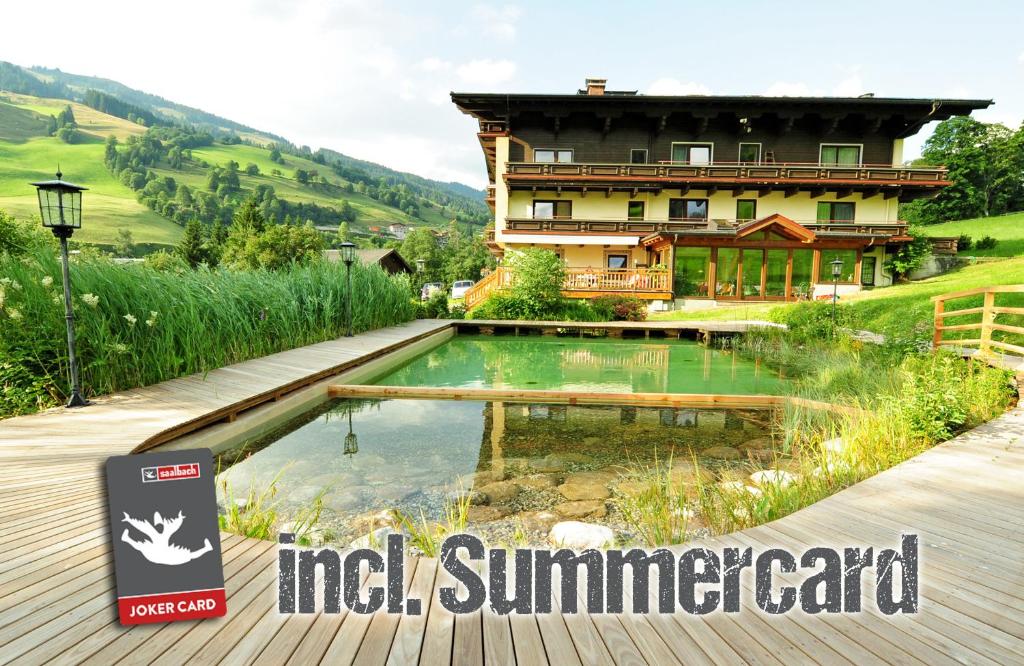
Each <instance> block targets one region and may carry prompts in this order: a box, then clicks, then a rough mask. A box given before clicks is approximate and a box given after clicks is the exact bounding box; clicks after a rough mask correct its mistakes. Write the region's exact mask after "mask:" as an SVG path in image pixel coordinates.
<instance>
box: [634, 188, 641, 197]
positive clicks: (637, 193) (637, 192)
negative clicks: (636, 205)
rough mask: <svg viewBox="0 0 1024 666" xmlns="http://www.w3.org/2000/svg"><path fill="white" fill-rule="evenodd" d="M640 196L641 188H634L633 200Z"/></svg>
mask: <svg viewBox="0 0 1024 666" xmlns="http://www.w3.org/2000/svg"><path fill="white" fill-rule="evenodd" d="M639 195H640V188H639V187H634V188H633V198H634V199H636V198H637V197H638V196H639Z"/></svg>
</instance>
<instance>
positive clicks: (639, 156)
mask: <svg viewBox="0 0 1024 666" xmlns="http://www.w3.org/2000/svg"><path fill="white" fill-rule="evenodd" d="M629 163H630V164H647V149H646V148H634V149H633V150H631V151H629Z"/></svg>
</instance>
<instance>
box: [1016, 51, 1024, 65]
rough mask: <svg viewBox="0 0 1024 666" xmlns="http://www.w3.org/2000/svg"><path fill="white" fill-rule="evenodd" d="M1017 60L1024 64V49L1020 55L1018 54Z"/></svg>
mask: <svg viewBox="0 0 1024 666" xmlns="http://www.w3.org/2000/svg"><path fill="white" fill-rule="evenodd" d="M1017 62H1019V63H1020V64H1022V65H1024V51H1021V52H1020V55H1019V56H1017Z"/></svg>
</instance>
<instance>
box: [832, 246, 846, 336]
mask: <svg viewBox="0 0 1024 666" xmlns="http://www.w3.org/2000/svg"><path fill="white" fill-rule="evenodd" d="M829 263H831V264H832V328H835V326H836V301H837V300H838V299H839V276H840V275H842V274H843V260H842V259H840V258H839V257H836V258H835V259H833V260H832V261H831V262H829Z"/></svg>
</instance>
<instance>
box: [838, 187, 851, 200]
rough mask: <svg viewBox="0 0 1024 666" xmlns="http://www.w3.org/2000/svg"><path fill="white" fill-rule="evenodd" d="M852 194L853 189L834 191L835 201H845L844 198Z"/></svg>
mask: <svg viewBox="0 0 1024 666" xmlns="http://www.w3.org/2000/svg"><path fill="white" fill-rule="evenodd" d="M852 194H853V188H852V187H847V188H845V189H842V190H836V199H845V198H846V197H848V196H850V195H852Z"/></svg>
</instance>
